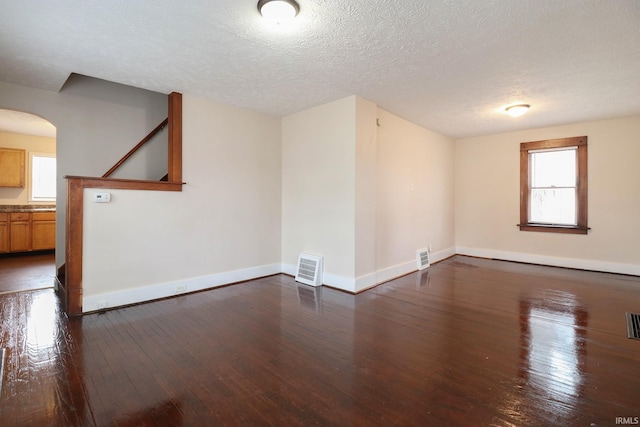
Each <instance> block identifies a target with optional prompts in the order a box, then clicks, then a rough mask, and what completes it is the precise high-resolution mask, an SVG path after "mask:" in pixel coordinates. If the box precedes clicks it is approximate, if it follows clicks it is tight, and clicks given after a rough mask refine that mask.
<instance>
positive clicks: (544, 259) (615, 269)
mask: <svg viewBox="0 0 640 427" xmlns="http://www.w3.org/2000/svg"><path fill="white" fill-rule="evenodd" d="M456 253H457V254H459V255H469V256H476V257H480V258H493V259H499V260H505V261H516V262H526V263H529V264H541V265H550V266H554V267H566V268H575V269H579V270H589V271H601V272H605V273H617V274H630V275H633V276H640V265H638V264H623V263H620V262H610V261H598V260H589V259H580V258H564V257H554V256H547V255H537V254H528V253H523V252H509V251H498V250H494V249H484V248H467V247H457V248H456Z"/></svg>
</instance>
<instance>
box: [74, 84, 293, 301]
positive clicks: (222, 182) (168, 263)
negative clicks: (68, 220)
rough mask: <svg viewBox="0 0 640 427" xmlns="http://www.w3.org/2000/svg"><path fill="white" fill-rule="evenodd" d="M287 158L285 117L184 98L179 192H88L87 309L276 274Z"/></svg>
mask: <svg viewBox="0 0 640 427" xmlns="http://www.w3.org/2000/svg"><path fill="white" fill-rule="evenodd" d="M281 159H282V158H281V123H280V119H279V118H276V117H272V116H268V115H264V114H260V113H253V112H250V111H246V110H241V109H237V108H232V107H227V106H223V105H219V104H216V103H213V102H209V101H205V100H202V99H199V98H196V97H193V96H186V95H185V96H183V179H184V181H185V182H186V183H187V184H186V185H184V186H183V191H182V192H175V193H174V192H154V191H129V190H99V191H109V192H111V194H112V202H111V203H108V204H106V203H105V204H97V203H93V202H92V201H91V200H92V197H91V196H92V193H93V192H94V191H97V190H93V189H87V190H85V203H84V209H85V211H84V213H85V215H84V236H83V244H84V247H83V259H84V260H83V266H84V268H83V297H84V302H83V306H84V307H83V308H84V310H85V311H92V310H96V309H98V307H99V305H104V304H106V306H117V305H122V304H130V303H132V302H138V301H144V300H149V299H153V298H161V297H166V296H170V295H174V294H175V293H176V289H181V292H182V291H194V290H199V289H205V288H210V287H214V286H217V285H221V284H226V283H232V282H236V281H240V280H246V279H251V278H255V277H259V276H264V275H269V274H275V273H279V272H280V270H281V264H280V255H281V222H280V218H281V206H282V201H281V166H282V164H281ZM181 286H183V287H184V289H183V288H179V287H181Z"/></svg>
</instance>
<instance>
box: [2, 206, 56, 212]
mask: <svg viewBox="0 0 640 427" xmlns="http://www.w3.org/2000/svg"><path fill="white" fill-rule="evenodd" d="M55 211H56V205H0V212H6V213H11V212H55Z"/></svg>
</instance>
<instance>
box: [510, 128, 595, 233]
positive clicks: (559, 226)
mask: <svg viewBox="0 0 640 427" xmlns="http://www.w3.org/2000/svg"><path fill="white" fill-rule="evenodd" d="M519 227H520V230H523V231H547V232H555V233H573V234H587V231H588V229H589V228H588V227H587V137H586V136H579V137H574V138H563V139H549V140H545V141H534V142H523V143H522V144H520V224H519Z"/></svg>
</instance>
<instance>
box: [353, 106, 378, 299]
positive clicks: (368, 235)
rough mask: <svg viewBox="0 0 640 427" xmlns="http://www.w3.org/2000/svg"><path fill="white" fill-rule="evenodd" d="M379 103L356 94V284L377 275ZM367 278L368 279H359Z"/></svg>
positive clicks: (366, 284) (357, 285) (365, 281)
mask: <svg viewBox="0 0 640 427" xmlns="http://www.w3.org/2000/svg"><path fill="white" fill-rule="evenodd" d="M377 117H378V106H377V105H376V104H374V103H373V102H370V101H367V100H365V99H362V98H356V139H355V150H356V153H355V154H356V162H355V165H354V166H355V199H354V203H355V218H354V220H355V247H356V249H355V251H356V252H355V256H356V259H355V277H356V288H358V289H360V288H362V287H366V286H368V285H369V283H367V277H370V276H371V275H375V273H376V271H377V265H376V199H377V178H376V176H377V173H378V171H377V158H378V129H377V126H376V120H377ZM358 282H364V283H358Z"/></svg>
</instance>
